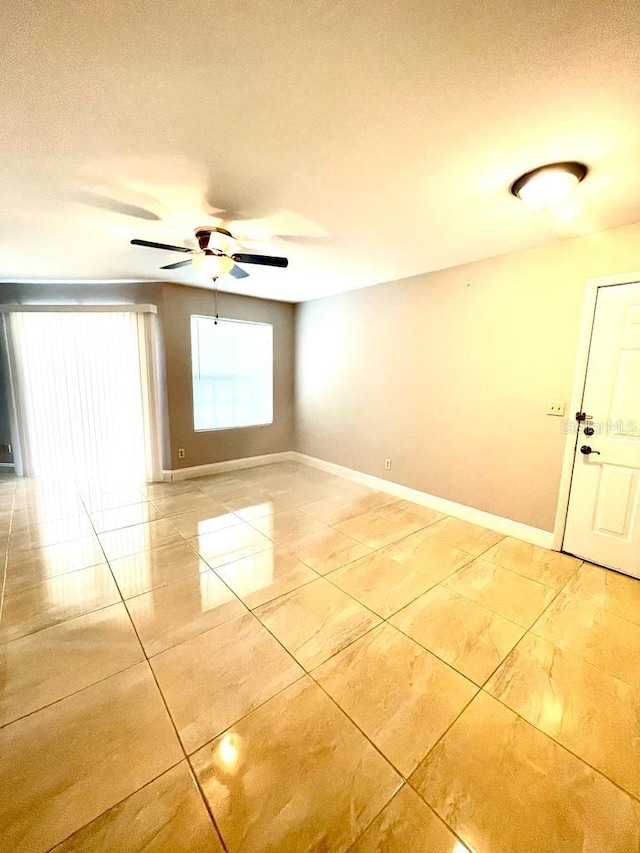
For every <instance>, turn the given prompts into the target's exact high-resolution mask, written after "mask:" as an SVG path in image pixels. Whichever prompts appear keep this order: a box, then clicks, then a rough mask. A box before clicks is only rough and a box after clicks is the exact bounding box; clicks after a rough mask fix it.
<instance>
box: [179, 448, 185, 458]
mask: <svg viewBox="0 0 640 853" xmlns="http://www.w3.org/2000/svg"><path fill="white" fill-rule="evenodd" d="M178 459H184V447H179V448H178Z"/></svg>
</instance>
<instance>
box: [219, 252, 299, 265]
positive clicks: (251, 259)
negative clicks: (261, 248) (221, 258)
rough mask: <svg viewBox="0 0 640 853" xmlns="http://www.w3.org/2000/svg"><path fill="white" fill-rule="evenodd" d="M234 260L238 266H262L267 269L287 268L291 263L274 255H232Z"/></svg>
mask: <svg viewBox="0 0 640 853" xmlns="http://www.w3.org/2000/svg"><path fill="white" fill-rule="evenodd" d="M231 258H232V260H234V261H235V262H236V263H238V264H262V265H263V266H266V267H287V266H289V261H288V259H287V258H276V257H273V256H272V255H244V254H238V255H231Z"/></svg>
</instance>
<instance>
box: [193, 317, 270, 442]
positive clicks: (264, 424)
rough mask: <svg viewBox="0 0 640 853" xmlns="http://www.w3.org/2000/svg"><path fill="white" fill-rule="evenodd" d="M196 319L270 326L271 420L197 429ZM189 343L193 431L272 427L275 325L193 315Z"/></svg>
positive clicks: (259, 321)
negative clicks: (194, 337) (195, 377)
mask: <svg viewBox="0 0 640 853" xmlns="http://www.w3.org/2000/svg"><path fill="white" fill-rule="evenodd" d="M194 319H198V320H211V321H217V322H218V323H236V324H239V325H243V326H268V327H269V328H270V329H271V420H270V421H259V422H257V423H252V424H240V425H238V426H222V427H201V428H199V429H198V428H197V427H196V411H195V395H194V369H193V367H194V361H193V344H194V341H193V328H194V323H193V321H194ZM189 343H190V360H191V418H192V424H193V431H194V432H197V433H203V432H230V431H231V430H239V429H256V428H259V427H267V426H272V425H273V423H274V418H275V381H274V366H275V359H274V327H273V323H265V322H262V321H261V320H241V319H238V318H236V317H215V316H213V315H211V314H191V315H190V316H189Z"/></svg>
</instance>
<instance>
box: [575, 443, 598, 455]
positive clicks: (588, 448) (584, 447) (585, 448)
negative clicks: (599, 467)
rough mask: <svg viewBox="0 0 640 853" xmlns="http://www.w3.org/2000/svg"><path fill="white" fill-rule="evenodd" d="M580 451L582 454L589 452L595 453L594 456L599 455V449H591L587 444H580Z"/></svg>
mask: <svg viewBox="0 0 640 853" xmlns="http://www.w3.org/2000/svg"><path fill="white" fill-rule="evenodd" d="M580 453H582V455H583V456H589V454H591V453H595V454H596V456H600V451H599V450H592V449H591V448H590V447H589V445H588V444H583V445H582V447H581V448H580Z"/></svg>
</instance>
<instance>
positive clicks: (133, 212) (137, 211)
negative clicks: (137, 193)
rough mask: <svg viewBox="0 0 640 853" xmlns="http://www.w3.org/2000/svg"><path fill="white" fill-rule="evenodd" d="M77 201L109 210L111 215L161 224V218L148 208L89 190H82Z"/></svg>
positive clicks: (76, 197) (78, 193) (76, 195)
mask: <svg viewBox="0 0 640 853" xmlns="http://www.w3.org/2000/svg"><path fill="white" fill-rule="evenodd" d="M75 200H76V201H79V202H80V203H81V204H86V205H89V206H90V207H97V208H99V209H101V210H108V211H110V212H111V213H121V214H122V215H123V216H133V217H135V218H136V219H148V220H150V221H152V222H159V221H160V220H161V217H160V216H158V214H157V213H154V212H153V211H152V210H147V208H146V207H141V206H140V205H138V204H129V203H128V202H126V201H120V200H119V199H117V198H111V197H110V196H106V195H101V194H100V193H94V192H91V191H89V190H82V191H80V192H77V193H76V194H75Z"/></svg>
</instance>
